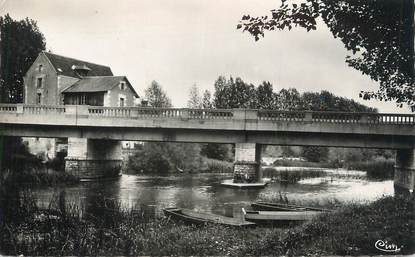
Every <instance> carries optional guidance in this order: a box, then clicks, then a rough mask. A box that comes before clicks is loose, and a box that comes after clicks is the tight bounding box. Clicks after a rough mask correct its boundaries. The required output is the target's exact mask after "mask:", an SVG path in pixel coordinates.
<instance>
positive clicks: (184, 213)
mask: <svg viewBox="0 0 415 257" xmlns="http://www.w3.org/2000/svg"><path fill="white" fill-rule="evenodd" d="M163 212H164V215H166V216H167V217H170V218H172V219H175V220H181V221H183V222H186V223H191V224H206V223H214V224H221V225H226V226H233V227H254V226H256V224H255V223H253V222H250V221H246V220H245V219H243V217H241V218H231V217H226V216H222V215H218V214H213V213H203V212H196V211H192V210H188V209H182V208H166V209H163Z"/></svg>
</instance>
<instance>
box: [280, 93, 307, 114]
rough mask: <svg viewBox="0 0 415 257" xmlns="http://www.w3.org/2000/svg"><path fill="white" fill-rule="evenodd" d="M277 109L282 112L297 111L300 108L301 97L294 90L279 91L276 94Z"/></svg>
mask: <svg viewBox="0 0 415 257" xmlns="http://www.w3.org/2000/svg"><path fill="white" fill-rule="evenodd" d="M277 97H278V99H277V108H278V109H279V110H283V111H292V110H298V109H300V106H301V104H300V103H301V95H300V93H299V92H298V91H297V89H295V88H289V89H285V88H283V89H281V90H280V92H279V93H278V96H277Z"/></svg>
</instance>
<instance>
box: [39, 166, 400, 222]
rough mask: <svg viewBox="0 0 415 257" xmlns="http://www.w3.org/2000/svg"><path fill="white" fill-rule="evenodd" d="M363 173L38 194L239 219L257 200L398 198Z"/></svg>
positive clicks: (175, 181)
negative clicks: (249, 184)
mask: <svg viewBox="0 0 415 257" xmlns="http://www.w3.org/2000/svg"><path fill="white" fill-rule="evenodd" d="M364 174H365V173H364V172H361V171H360V172H359V171H344V170H326V174H324V175H323V176H322V177H317V178H308V179H302V180H300V181H299V182H298V183H296V184H289V185H284V184H281V183H278V182H275V183H270V184H269V185H268V186H267V187H265V188H263V189H235V188H227V187H224V186H222V185H221V182H222V181H223V180H226V179H231V178H232V175H231V174H227V175H223V174H189V175H171V176H145V175H122V176H121V177H119V178H117V179H114V180H108V181H99V182H82V183H80V184H78V185H75V186H64V187H59V188H35V189H33V190H32V191H33V193H34V196H35V198H36V199H37V201H38V203H39V205H41V206H43V207H46V206H47V205H48V204H49V202H50V201H51V199H53V198H55V199H56V197H57V195H58V194H59V193H60V192H62V191H64V192H65V195H66V200H67V202H69V203H71V204H76V205H78V206H79V207H82V208H83V209H86V210H88V209H89V210H90V211H92V212H93V206H94V204H95V203H96V202H98V201H99V200H100V199H103V198H105V199H115V200H118V201H120V203H121V204H122V206H124V207H132V208H137V209H141V210H143V211H145V213H146V214H147V215H150V216H151V215H160V213H161V210H162V209H163V208H165V207H173V206H177V207H183V208H190V209H193V210H198V211H205V212H213V213H217V214H222V215H226V216H237V215H238V213H240V210H241V208H242V207H245V208H246V207H249V205H250V203H252V202H253V201H256V200H270V201H272V200H274V199H280V195H281V196H282V197H283V198H285V197H286V198H287V199H288V201H292V200H295V201H301V202H303V203H311V204H313V203H316V202H324V201H331V200H333V199H336V200H337V201H340V202H358V203H361V202H368V201H369V202H370V201H374V200H376V199H377V198H380V197H381V196H384V195H385V196H387V195H393V193H394V189H393V181H392V180H386V181H370V180H368V179H366V177H365V175H364Z"/></svg>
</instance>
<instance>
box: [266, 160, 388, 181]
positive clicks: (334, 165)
mask: <svg viewBox="0 0 415 257" xmlns="http://www.w3.org/2000/svg"><path fill="white" fill-rule="evenodd" d="M394 165H395V161H394V160H390V159H384V158H381V159H375V160H370V161H355V162H348V163H338V162H308V161H297V160H277V161H275V162H274V164H273V166H274V167H297V168H298V170H302V171H311V172H314V171H317V170H321V169H338V168H343V169H347V170H360V171H365V172H366V174H367V178H369V179H379V180H386V179H393V174H394ZM267 168H272V167H267ZM268 172H270V171H268Z"/></svg>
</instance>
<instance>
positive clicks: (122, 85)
mask: <svg viewBox="0 0 415 257" xmlns="http://www.w3.org/2000/svg"><path fill="white" fill-rule="evenodd" d="M120 89H121V90H124V89H125V82H124V81H121V84H120Z"/></svg>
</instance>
